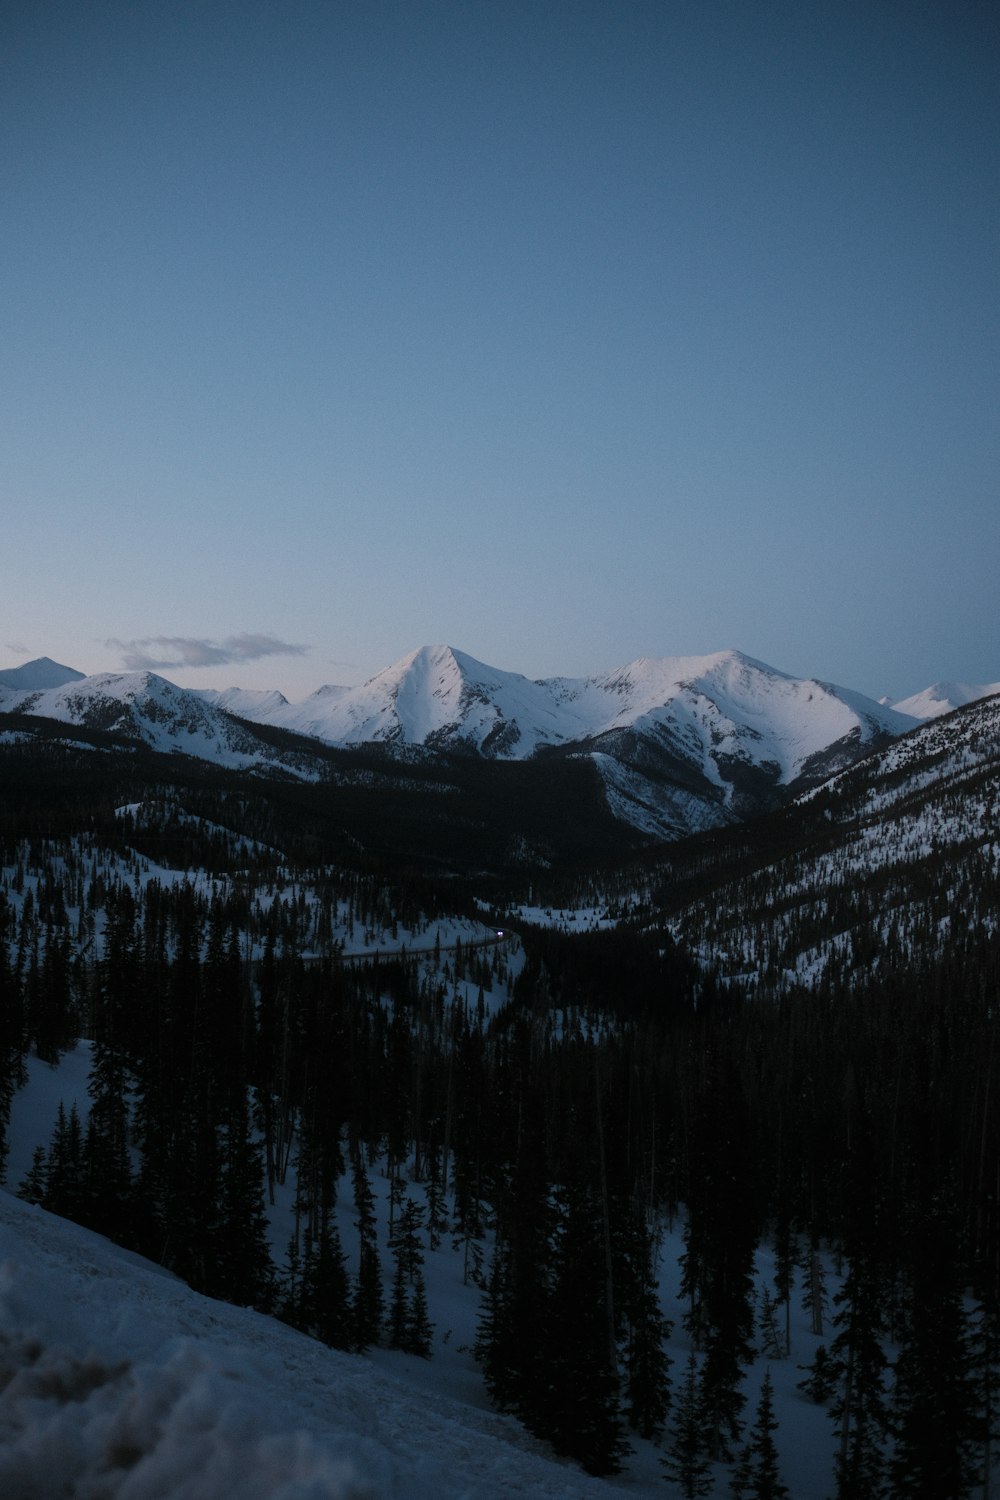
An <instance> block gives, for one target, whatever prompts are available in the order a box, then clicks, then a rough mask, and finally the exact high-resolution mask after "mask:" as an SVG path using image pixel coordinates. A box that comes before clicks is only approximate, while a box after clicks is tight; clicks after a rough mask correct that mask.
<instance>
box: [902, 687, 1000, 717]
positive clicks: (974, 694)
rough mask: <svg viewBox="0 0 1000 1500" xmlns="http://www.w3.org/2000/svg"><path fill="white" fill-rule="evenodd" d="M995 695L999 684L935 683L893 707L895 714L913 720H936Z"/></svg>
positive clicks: (998, 690) (999, 689)
mask: <svg viewBox="0 0 1000 1500" xmlns="http://www.w3.org/2000/svg"><path fill="white" fill-rule="evenodd" d="M997 693H1000V682H990V683H985V684H984V683H979V684H976V683H971V682H935V683H934V684H933V686H931V687H929V688H924V690H923V692H922V693H914V694H913V696H912V697H910V698H903V699H901V700H900V702H899V703H895V704H893V707H894V708H895V710H896V712H897V713H900V714H909V715H910V716H911V718H914V719H937V718H940V717H941V715H942V714H950V713H953V712H954V711H955V709H956V708H964V707H965V705H966V704H967V703H977V702H978V701H979V699H980V698H992V697H994V696H995V695H996V694H997Z"/></svg>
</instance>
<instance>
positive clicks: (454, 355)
mask: <svg viewBox="0 0 1000 1500" xmlns="http://www.w3.org/2000/svg"><path fill="white" fill-rule="evenodd" d="M0 147H2V149H0V212H2V216H3V224H4V232H3V235H2V236H0V286H2V287H3V298H2V299H0V559H2V563H0V578H2V587H0V668H4V667H10V666H16V665H18V664H19V663H20V662H22V661H24V660H26V659H28V658H31V657H36V656H41V655H48V656H52V657H53V658H55V659H56V660H58V661H61V662H64V663H66V664H68V665H70V666H73V667H76V668H77V669H78V670H81V671H85V672H94V671H110V670H123V669H125V668H131V667H142V666H150V667H152V668H153V669H154V670H159V671H162V672H163V673H164V675H166V676H168V677H170V678H171V679H172V680H173V681H175V682H178V683H180V684H181V685H182V686H206V687H207V686H212V687H223V686H227V685H229V684H230V683H235V684H238V685H241V686H256V687H279V688H281V689H282V691H284V692H285V693H286V695H287V696H288V697H291V698H297V697H302V696H304V695H305V694H306V693H308V692H310V691H312V690H313V689H315V688H316V687H318V686H319V685H320V684H321V683H328V682H341V683H351V682H358V681H362V680H364V679H365V678H367V677H369V676H370V675H372V674H373V673H374V672H376V671H377V670H379V669H380V668H381V667H383V666H385V665H387V664H388V663H390V662H393V661H395V660H397V659H398V658H400V657H401V656H403V655H405V654H406V653H407V652H409V651H411V650H414V649H415V648H416V647H418V646H420V645H423V644H428V643H436V642H446V643H448V644H450V645H453V646H456V647H458V648H460V649H461V650H464V651H466V652H468V653H469V654H471V655H472V656H475V657H478V658H479V659H480V660H482V661H485V662H488V663H490V664H491V665H493V666H497V667H501V668H503V669H505V670H509V671H520V672H523V673H525V674H526V675H528V676H530V677H542V676H551V675H556V674H562V675H569V676H583V675H588V674H590V673H595V672H601V671H606V670H610V669H612V668H614V667H616V666H619V665H621V664H623V663H625V662H627V661H630V660H633V659H635V658H636V657H639V656H652V657H656V656H670V655H687V654H701V653H708V652H712V651H717V650H722V649H727V648H730V647H735V648H737V649H740V650H742V651H745V652H748V653H749V654H750V655H752V656H755V657H758V658H760V659H762V660H764V661H766V662H768V663H770V664H771V665H773V666H775V667H778V668H780V669H782V670H784V671H788V672H791V673H793V674H795V675H800V676H817V677H820V678H822V679H825V680H829V681H833V682H837V683H840V684H842V685H845V686H850V687H853V688H856V689H858V690H860V691H863V692H867V693H869V694H871V695H873V696H881V695H882V694H888V695H889V696H890V697H892V698H901V697H903V696H904V695H906V694H909V693H912V692H915V691H917V690H919V689H921V688H923V687H925V686H926V685H927V684H929V683H930V682H932V681H935V680H939V679H959V680H965V681H969V682H994V681H996V680H997V679H998V678H1000V609H998V607H997V605H998V598H997V596H998V588H997V579H998V577H1000V494H998V478H997V476H998V474H1000V463H998V459H1000V452H998V450H1000V420H998V412H1000V401H998V397H1000V390H998V386H1000V338H998V307H1000V300H998V292H1000V232H998V231H1000V207H998V188H1000V12H998V11H997V9H996V7H995V6H994V5H993V4H992V3H991V0H982V3H980V0H941V3H933V0H899V3H889V0H864V3H860V0H858V3H855V0H810V3H809V4H807V5H803V4H802V3H801V0H751V3H748V0H607V3H604V0H530V3H524V0H463V3H456V0H365V3H364V4H356V3H347V0H343V3H342V0H323V3H321V0H280V3H279V0H272V3H263V0H240V3H228V0H212V3H211V4H207V5H206V4H204V3H201V0H198V3H196V0H176V3H171V4H170V5H163V4H162V3H159V0H130V3H124V0H123V3H111V0H92V3H88V4H87V5H80V4H79V3H77V0H68V3H60V0H8V4H7V5H6V6H5V7H4V8H3V13H2V18H0Z"/></svg>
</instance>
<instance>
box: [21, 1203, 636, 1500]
mask: <svg viewBox="0 0 1000 1500" xmlns="http://www.w3.org/2000/svg"><path fill="white" fill-rule="evenodd" d="M0 1319H2V1334H0V1494H2V1495H3V1496H4V1497H5V1500H49V1497H51V1496H53V1495H60V1496H67V1497H70V1496H72V1497H79V1500H96V1497H98V1496H100V1497H102V1500H112V1497H114V1500H165V1497H169V1500H223V1497H226V1500H229V1497H235V1496H239V1497H240V1500H360V1497H362V1496H370V1497H373V1500H374V1497H399V1500H404V1497H414V1500H415V1497H423V1496H434V1497H436V1500H460V1497H470V1500H471V1497H483V1500H485V1497H494V1496H496V1497H501V1496H508V1495H537V1496H551V1497H553V1500H555V1497H566V1500H571V1497H575V1496H579V1497H581V1500H585V1497H588V1496H593V1497H597V1496H600V1495H610V1494H614V1493H621V1491H620V1490H619V1489H618V1487H617V1486H615V1485H613V1484H609V1483H607V1482H602V1481H599V1480H595V1479H590V1478H588V1477H587V1476H586V1475H584V1474H582V1473H580V1472H579V1470H577V1469H575V1468H573V1467H571V1466H569V1465H565V1464H560V1463H557V1462H554V1461H552V1460H549V1459H547V1458H546V1457H544V1456H543V1454H541V1453H540V1452H536V1451H531V1449H532V1448H537V1446H538V1445H536V1444H534V1443H533V1442H532V1440H531V1439H530V1438H527V1437H526V1436H525V1435H524V1434H523V1433H522V1432H521V1430H520V1429H519V1428H518V1427H517V1424H516V1423H514V1422H512V1421H509V1420H507V1419H505V1418H502V1417H499V1416H495V1415H493V1414H491V1413H489V1412H485V1411H478V1410H476V1409H475V1408H473V1407H467V1406H464V1405H462V1404H460V1403H458V1402H455V1401H451V1400H449V1399H448V1397H447V1396H444V1395H442V1394H440V1393H434V1395H433V1396H431V1395H430V1393H429V1392H426V1393H421V1392H419V1391H417V1390H414V1389H412V1388H408V1387H407V1386H406V1385H405V1384H404V1383H403V1382H401V1381H398V1380H396V1379H394V1378H393V1376H392V1374H391V1373H388V1372H386V1371H382V1370H379V1369H378V1368H377V1367H376V1366H375V1365H373V1364H372V1363H371V1362H370V1361H368V1360H366V1359H364V1358H361V1357H359V1356H353V1355H347V1354H339V1353H337V1352H336V1351H334V1350H331V1349H327V1348H326V1347H325V1346H324V1345H322V1344H320V1343H317V1342H316V1341H315V1340H313V1339H309V1338H306V1337H304V1336H303V1335H302V1334H299V1333H296V1332H295V1331H294V1330H292V1329H290V1328H286V1327H284V1326H283V1325H282V1324H280V1323H278V1322H276V1321H274V1320H273V1319H271V1318H266V1317H263V1316H261V1315H259V1314H257V1313H253V1312H250V1311H247V1310H244V1309H241V1308H236V1307H230V1306H229V1305H228V1304H226V1303H223V1302H214V1301H211V1300H210V1299H208V1298H205V1297H200V1296H198V1295H197V1294H196V1293H194V1292H192V1291H191V1290H190V1289H189V1288H188V1287H187V1286H185V1285H184V1284H183V1283H182V1282H180V1281H177V1280H175V1279H174V1278H173V1277H172V1276H170V1275H169V1274H168V1273H166V1272H164V1271H163V1270H161V1269H160V1268H159V1267H157V1266H154V1265H152V1264H151V1263H150V1262H148V1261H144V1260H141V1259H139V1257H137V1256H134V1255H131V1254H129V1253H128V1252H126V1251H123V1250H119V1249H118V1248H116V1247H115V1246H114V1245H112V1244H110V1243H109V1242H108V1241H107V1240H104V1239H101V1238H100V1237H99V1236H97V1235H94V1234H91V1233H89V1232H88V1231H87V1230H84V1229H81V1228H79V1227H78V1226H76V1225H74V1224H71V1223H69V1222H68V1221H66V1220H63V1219H58V1218H56V1217H54V1216H53V1215H51V1214H47V1213H45V1212H44V1211H43V1210H42V1209H39V1208H33V1207H29V1206H28V1205H26V1204H24V1203H21V1202H20V1201H19V1200H18V1199H16V1198H13V1197H11V1196H10V1194H9V1193H6V1192H0ZM632 1492H633V1493H635V1491H634V1490H633V1491H632Z"/></svg>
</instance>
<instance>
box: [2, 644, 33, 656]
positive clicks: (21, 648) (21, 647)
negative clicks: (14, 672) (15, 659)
mask: <svg viewBox="0 0 1000 1500" xmlns="http://www.w3.org/2000/svg"><path fill="white" fill-rule="evenodd" d="M4 650H5V651H9V652H10V653H11V655H12V656H27V654H28V647H27V646H26V645H25V644H24V642H23V641H5V642H4Z"/></svg>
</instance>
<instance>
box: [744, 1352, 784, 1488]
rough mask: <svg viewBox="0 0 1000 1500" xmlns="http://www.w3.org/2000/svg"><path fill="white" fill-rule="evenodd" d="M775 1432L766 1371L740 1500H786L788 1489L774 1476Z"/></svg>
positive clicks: (746, 1454) (751, 1434) (775, 1465)
mask: <svg viewBox="0 0 1000 1500" xmlns="http://www.w3.org/2000/svg"><path fill="white" fill-rule="evenodd" d="M777 1430H778V1423H777V1421H776V1419H775V1415H774V1392H773V1389H772V1386H771V1372H770V1370H767V1371H765V1373H764V1381H763V1384H762V1385H761V1389H760V1400H759V1401H758V1403H757V1415H756V1418H755V1420H754V1425H753V1428H752V1430H751V1433H750V1439H749V1441H748V1443H747V1445H746V1449H745V1457H746V1468H745V1472H746V1474H747V1479H748V1484H747V1487H746V1489H744V1490H743V1491H742V1493H741V1494H740V1496H739V1500H744V1496H745V1497H747V1500H787V1497H788V1490H787V1488H786V1486H785V1485H784V1484H782V1482H781V1479H780V1477H779V1474H778V1450H777V1448H776V1447H775V1444H774V1434H775V1433H776V1432H777ZM734 1493H735V1492H734Z"/></svg>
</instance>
